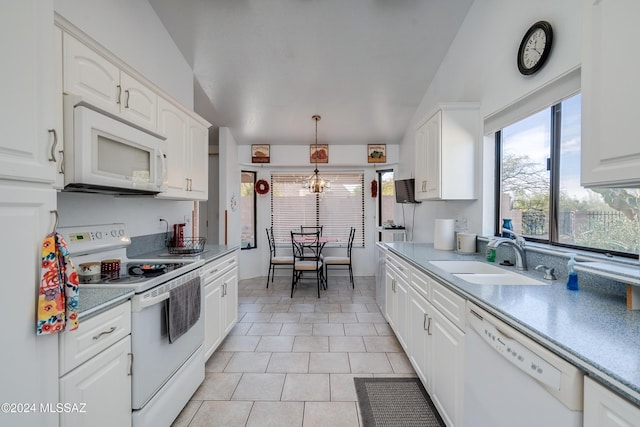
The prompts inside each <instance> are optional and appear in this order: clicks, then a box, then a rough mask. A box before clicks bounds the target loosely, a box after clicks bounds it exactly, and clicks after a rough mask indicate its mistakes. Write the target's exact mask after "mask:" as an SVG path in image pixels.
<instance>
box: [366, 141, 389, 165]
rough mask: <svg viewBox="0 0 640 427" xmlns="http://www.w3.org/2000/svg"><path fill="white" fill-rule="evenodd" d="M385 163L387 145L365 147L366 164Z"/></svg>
mask: <svg viewBox="0 0 640 427" xmlns="http://www.w3.org/2000/svg"><path fill="white" fill-rule="evenodd" d="M386 161H387V145H386V144H369V145H367V162H368V163H385V162H386Z"/></svg>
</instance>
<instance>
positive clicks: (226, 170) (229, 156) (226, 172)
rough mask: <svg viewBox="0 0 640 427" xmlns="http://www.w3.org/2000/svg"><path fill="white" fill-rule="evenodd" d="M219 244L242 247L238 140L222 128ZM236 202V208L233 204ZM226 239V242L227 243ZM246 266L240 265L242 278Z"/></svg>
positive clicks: (227, 129)
mask: <svg viewBox="0 0 640 427" xmlns="http://www.w3.org/2000/svg"><path fill="white" fill-rule="evenodd" d="M219 138H220V139H219V141H220V142H219V150H220V154H219V168H220V172H219V173H220V177H219V182H220V185H219V202H220V206H219V209H220V224H219V238H220V240H219V243H220V244H225V243H226V244H228V245H231V246H240V178H241V177H240V165H239V164H238V151H237V144H236V140H235V139H234V138H233V135H231V132H230V131H229V128H226V127H221V128H220V136H219ZM234 202H235V207H234V206H233V203H234ZM225 239H226V242H225ZM244 269H245V265H243V263H242V262H241V263H240V268H239V274H240V276H241V277H240V278H242V275H243V271H244Z"/></svg>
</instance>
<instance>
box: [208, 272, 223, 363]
mask: <svg viewBox="0 0 640 427" xmlns="http://www.w3.org/2000/svg"><path fill="white" fill-rule="evenodd" d="M222 309H223V308H222V277H218V278H216V279H212V280H210V281H208V282H207V283H205V285H204V351H205V354H204V357H205V359H208V358H209V357H211V355H212V354H213V352H214V351H215V350H216V348H217V347H218V345H219V344H220V342H221V341H222V325H221V320H222V319H221V317H222V314H221V311H222Z"/></svg>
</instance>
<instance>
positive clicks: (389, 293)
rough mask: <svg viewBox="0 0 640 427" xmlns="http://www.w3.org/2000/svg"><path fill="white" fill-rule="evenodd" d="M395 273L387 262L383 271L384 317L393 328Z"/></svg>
mask: <svg viewBox="0 0 640 427" xmlns="http://www.w3.org/2000/svg"><path fill="white" fill-rule="evenodd" d="M395 282H396V274H395V271H394V270H393V268H392V267H391V265H390V264H389V263H388V262H387V269H386V271H385V293H386V295H385V296H386V302H385V303H386V307H385V313H384V314H385V317H386V318H387V322H389V325H391V327H392V328H393V329H394V330H395V326H396V306H397V298H396V293H395V286H396V283H395Z"/></svg>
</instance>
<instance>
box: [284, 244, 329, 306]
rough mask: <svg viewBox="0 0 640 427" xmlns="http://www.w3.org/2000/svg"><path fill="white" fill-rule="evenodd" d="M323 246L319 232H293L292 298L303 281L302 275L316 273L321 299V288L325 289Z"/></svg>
mask: <svg viewBox="0 0 640 427" xmlns="http://www.w3.org/2000/svg"><path fill="white" fill-rule="evenodd" d="M322 246H323V245H322V243H321V242H320V232H319V231H316V232H314V233H297V232H294V231H292V232H291V247H292V249H293V274H292V278H291V298H293V291H294V289H295V287H296V286H297V285H298V283H299V282H300V280H301V279H302V274H303V273H305V272H307V273H308V272H315V273H316V283H317V285H318V298H320V286H321V285H322V286H323V287H325V280H324V269H323V262H322V258H321V251H322Z"/></svg>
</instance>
